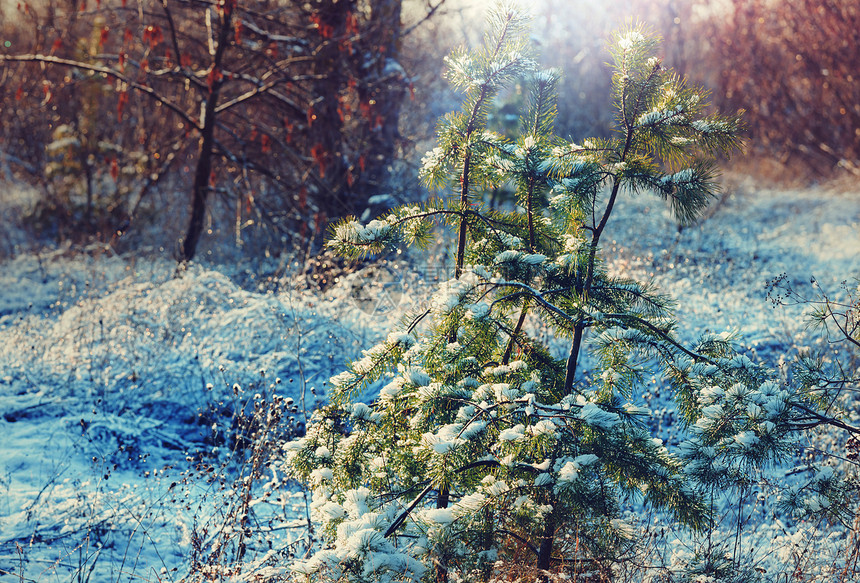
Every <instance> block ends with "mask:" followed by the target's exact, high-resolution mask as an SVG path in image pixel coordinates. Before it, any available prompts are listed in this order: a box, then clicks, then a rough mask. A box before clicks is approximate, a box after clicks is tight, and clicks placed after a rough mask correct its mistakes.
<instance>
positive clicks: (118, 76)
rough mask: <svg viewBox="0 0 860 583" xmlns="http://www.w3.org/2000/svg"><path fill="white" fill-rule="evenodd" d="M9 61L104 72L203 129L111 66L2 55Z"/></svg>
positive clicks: (150, 89) (46, 56)
mask: <svg viewBox="0 0 860 583" xmlns="http://www.w3.org/2000/svg"><path fill="white" fill-rule="evenodd" d="M7 61H10V62H11V61H14V62H24V63H49V64H52V65H63V66H66V67H72V68H75V69H81V70H84V71H91V72H93V73H102V74H103V75H107V76H108V77H113V78H114V79H116V80H118V81H121V82H123V83H125V84H126V85H128V86H129V87H131V88H133V89H136V90H137V91H140V92H141V93H144V94H145V95H147V96H149V97H150V98H151V99H154V100H155V101H157V102H158V103H160V104H162V105H164V106H165V107H167V108H168V109H170V110H171V111H173V112H174V113H175V114H177V115H178V116H179V117H181V118H182V120H183V121H184V122H185V123H187V124H188V125H190V126H192V127H194V129H196V130H201V129H202V127H201V126H200V124H199V122H198V121H197V120H195V119H194V118H193V117H191V116H190V115H188V113H186V112H185V111H184V110H183V109H182V108H181V107H179V106H178V105H176V104H175V103H173V102H171V101H169V100H168V99H167V98H165V97H162V96H161V95H159V94H158V93H156V91H155V90H154V89H153V88H152V87H149V86H148V85H144V84H142V83H138V82H137V81H132V80H131V79H129V78H128V77H126V76H125V75H123V74H122V73H120V72H119V71H116V70H115V69H111V68H109V67H102V66H100V65H91V64H88V63H82V62H81V61H75V60H72V59H64V58H62V57H54V56H50V55H33V54H29V55H0V63H2V62H7Z"/></svg>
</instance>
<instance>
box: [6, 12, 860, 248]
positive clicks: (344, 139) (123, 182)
mask: <svg viewBox="0 0 860 583" xmlns="http://www.w3.org/2000/svg"><path fill="white" fill-rule="evenodd" d="M481 4H482V3H479V2H471V3H470V2H467V1H465V0H462V1H460V2H454V1H453V0H313V1H311V2H306V1H304V0H303V1H294V0H281V1H274V0H138V1H136V2H128V1H127V0H41V1H39V2H36V1H27V0H20V1H17V2H12V3H8V4H5V5H0V117H2V120H3V123H2V124H0V179H2V180H5V181H6V182H7V183H19V184H26V185H28V186H29V187H32V188H33V189H35V192H36V195H35V197H34V198H33V200H32V201H30V202H29V203H28V204H27V205H25V207H23V210H22V211H21V216H20V217H19V218H20V220H21V224H23V225H24V228H25V230H26V232H27V233H28V236H29V237H31V239H32V241H35V242H39V243H48V242H55V241H67V240H72V241H74V242H79V243H85V242H91V241H97V242H104V243H109V244H111V245H113V246H115V247H116V248H118V249H119V250H127V249H131V248H139V247H141V246H144V245H155V246H158V245H161V246H162V247H163V248H165V249H166V250H167V251H170V252H173V253H174V254H175V255H176V257H177V258H178V259H180V260H190V259H192V258H194V257H195V255H197V254H198V253H199V250H198V242H199V244H200V249H201V250H202V249H205V250H206V252H207V253H209V254H211V253H212V252H213V249H215V250H218V249H219V248H223V245H220V244H221V243H223V242H225V241H230V242H233V243H235V247H240V248H244V250H245V251H250V252H252V253H267V254H268V253H272V254H278V253H281V252H282V251H284V250H288V249H289V250H294V249H296V248H310V247H313V246H314V245H316V244H318V243H319V241H320V240H321V238H322V236H323V235H324V232H325V229H326V226H327V224H328V223H329V221H330V220H332V219H334V218H336V217H341V216H345V215H348V214H356V215H359V216H360V215H362V214H368V215H369V214H376V212H378V211H379V210H381V209H382V208H384V207H387V206H390V205H391V204H393V203H396V202H405V201H407V200H411V199H415V198H420V197H421V196H422V193H421V189H420V187H419V185H418V184H417V183H416V182H415V181H414V179H413V178H412V177H414V176H415V171H414V168H415V165H416V164H417V161H418V160H419V159H420V156H421V155H422V154H423V152H424V150H426V148H427V144H428V143H429V142H428V140H429V139H431V138H432V135H433V128H434V124H435V119H436V118H438V117H439V116H440V115H442V114H443V113H444V112H445V111H447V110H448V109H449V105H450V96H449V94H448V93H447V89H446V84H445V81H444V79H443V78H442V76H441V71H442V70H443V68H444V64H443V56H444V55H445V54H446V53H447V51H448V50H449V49H450V48H451V47H453V46H456V45H459V44H463V43H466V44H475V43H477V41H478V39H479V35H480V31H478V30H476V29H475V28H474V27H475V23H476V22H480V21H481V14H480V13H481V12H482V7H481V6H480V5H481ZM631 21H641V22H644V23H646V24H647V25H648V26H649V27H650V28H651V30H653V31H654V32H656V33H658V34H660V35H661V36H662V37H663V39H664V43H663V47H664V50H665V57H664V64H665V65H666V66H667V67H673V68H675V69H676V70H677V72H678V73H679V74H680V75H684V76H686V77H687V78H688V79H690V80H691V81H692V82H695V83H697V84H701V85H703V86H705V87H706V88H707V89H709V90H710V91H711V99H712V101H713V104H714V106H716V107H718V108H719V109H720V110H722V111H724V112H733V111H737V110H739V109H744V110H746V114H745V117H744V120H745V125H746V130H745V131H746V134H747V136H746V139H747V149H748V153H749V154H750V155H749V156H748V157H747V159H748V160H750V159H751V160H754V161H759V162H761V164H762V167H764V166H765V165H772V164H774V163H776V164H779V165H780V166H781V167H786V168H791V169H792V173H793V174H794V175H796V176H801V177H803V178H804V179H806V180H818V179H822V178H827V177H832V176H834V175H835V174H840V173H843V174H844V173H853V174H858V173H860V170H858V163H860V95H858V93H860V85H858V83H857V77H858V76H860V71H857V68H858V63H860V0H781V1H779V2H773V1H771V0H723V1H722V2H712V1H707V0H633V1H632V2H595V1H593V0H592V1H588V0H543V1H542V2H540V3H539V4H538V3H536V5H535V7H534V32H533V35H534V39H535V41H536V45H537V46H538V47H539V50H540V55H539V58H540V61H541V63H542V65H544V66H548V67H549V66H551V67H558V68H560V69H561V70H562V71H563V75H564V79H563V81H562V85H561V86H560V92H559V93H560V100H559V118H558V122H557V128H558V130H559V133H560V134H562V135H569V136H571V137H572V138H574V139H576V138H577V137H578V136H586V135H598V136H599V135H601V134H604V135H605V134H606V132H608V131H609V130H608V128H609V125H610V121H611V120H612V118H613V116H614V115H615V112H614V111H613V110H612V108H611V104H610V103H609V102H608V101H607V100H606V99H605V96H606V95H607V94H608V93H609V91H608V88H609V83H610V73H609V70H608V68H607V66H606V61H607V60H608V55H607V53H606V51H605V46H606V42H607V39H609V38H610V37H611V34H612V33H613V31H615V30H617V29H619V27H621V26H623V25H624V24H625V23H628V22H631ZM522 98H523V96H522V95H520V94H519V93H518V91H517V90H514V91H511V92H509V93H507V94H505V95H503V96H502V98H501V99H500V100H499V101H498V102H497V103H496V104H494V106H493V111H492V112H491V118H492V120H493V123H494V127H495V129H497V130H498V131H501V132H508V131H513V128H514V127H515V126H516V118H515V117H514V116H512V115H509V114H508V112H512V111H517V110H518V109H519V108H518V105H519V102H520V101H521V100H522ZM756 164H757V163H755V162H754V163H753V164H751V165H749V167H750V168H755V167H756ZM747 170H749V168H747ZM6 196H7V195H6V194H3V193H0V204H2V205H4V206H6V205H8V204H10V201H8V200H4V198H5V197H6ZM174 241H175V242H176V243H173V242H174ZM16 245H18V242H16V241H12V240H7V241H6V242H0V246H2V247H3V248H0V255H10V254H14V253H15V246H16ZM219 245H220V247H219Z"/></svg>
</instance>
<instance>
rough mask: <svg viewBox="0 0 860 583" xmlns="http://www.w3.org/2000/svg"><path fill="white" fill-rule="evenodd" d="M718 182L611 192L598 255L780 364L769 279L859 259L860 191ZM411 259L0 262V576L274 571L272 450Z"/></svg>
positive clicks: (280, 550) (281, 525)
mask: <svg viewBox="0 0 860 583" xmlns="http://www.w3.org/2000/svg"><path fill="white" fill-rule="evenodd" d="M733 184H734V186H732V187H731V189H730V191H729V192H728V194H727V196H726V197H725V198H724V199H723V200H721V201H719V202H718V203H717V204H715V206H714V208H713V210H712V213H711V215H710V216H709V217H708V218H707V219H705V220H703V221H701V222H700V223H699V224H697V225H694V226H691V227H687V228H684V229H683V230H679V229H678V228H677V226H676V225H675V223H674V222H673V221H672V219H671V217H670V216H669V214H668V212H666V210H665V209H664V206H663V204H662V203H661V202H660V201H659V200H656V199H654V198H652V197H649V196H638V197H635V198H631V197H627V198H626V199H625V200H624V204H623V205H621V206H620V207H618V210H617V212H616V214H615V215H614V216H613V222H612V223H610V227H609V230H608V231H607V235H606V237H605V240H606V243H605V246H606V251H607V258H608V259H609V263H610V267H611V268H612V269H613V270H617V271H623V272H625V273H626V274H628V275H630V276H632V277H635V278H638V279H653V281H654V282H655V283H656V284H657V285H658V286H659V287H660V288H662V289H663V290H664V291H665V292H667V293H669V294H671V295H672V296H674V297H675V298H676V300H677V302H678V308H677V314H678V317H679V323H680V327H679V330H680V333H681V336H682V338H684V339H686V340H690V341H691V340H692V339H694V338H695V337H697V336H698V335H699V334H700V333H701V332H702V331H703V330H704V329H710V330H715V331H722V330H725V329H735V330H738V331H739V332H740V334H741V338H742V343H744V344H745V345H746V346H749V347H750V348H751V349H752V350H753V351H754V352H755V353H756V355H757V356H758V357H759V358H764V359H767V360H769V361H770V362H772V363H774V364H776V363H778V362H779V360H780V358H781V357H788V356H790V354H791V353H792V351H793V350H796V349H797V348H798V346H799V345H803V344H806V343H811V342H814V341H815V337H814V335H812V334H810V333H809V332H808V331H807V330H806V329H805V326H804V322H803V319H802V317H801V316H802V314H801V308H799V307H795V308H791V307H779V308H776V309H774V308H772V307H771V305H770V303H769V302H768V301H767V300H766V289H765V284H766V283H767V282H768V281H769V280H771V279H773V278H774V277H776V276H778V275H780V274H782V273H787V274H788V275H789V277H790V280H791V281H792V282H793V283H795V284H796V285H797V286H798V287H800V288H803V287H804V286H807V287H808V286H809V280H810V277H812V276H814V277H815V278H816V279H817V281H818V282H819V283H820V285H821V287H822V288H823V289H825V290H827V291H829V292H832V293H836V292H838V289H839V282H840V281H842V280H846V279H847V280H851V279H852V278H857V277H860V261H858V260H857V259H858V257H860V189H856V190H854V191H851V192H843V191H836V190H832V191H831V190H827V189H810V190H791V191H783V190H769V189H763V188H759V187H756V186H755V185H754V184H753V183H752V182H751V181H749V180H735V181H734V182H733ZM434 261H436V259H434ZM414 263H415V264H416V265H419V266H420V267H421V271H422V274H421V276H418V275H414V274H411V273H408V272H407V271H405V267H404V263H403V262H395V263H391V264H389V265H387V266H384V267H380V266H375V267H371V268H367V269H366V270H365V271H363V272H358V273H354V274H352V275H349V276H347V277H343V278H341V281H340V282H339V283H338V284H337V285H335V286H334V287H333V288H331V289H329V290H327V291H326V292H325V293H324V294H322V293H320V292H319V291H318V290H315V289H309V288H308V287H307V286H306V285H304V284H300V283H299V279H298V278H296V279H292V280H291V279H289V278H286V279H284V278H280V279H273V278H267V277H266V274H260V275H259V277H258V279H257V280H256V281H255V282H253V284H249V283H248V282H249V280H248V279H247V278H244V277H243V278H242V279H241V281H242V282H243V284H244V285H243V286H240V285H239V284H237V283H236V281H239V278H236V281H233V280H231V276H232V275H233V271H234V269H233V268H219V267H218V266H201V265H195V266H192V268H191V269H189V270H188V271H186V272H185V273H183V274H182V275H181V277H174V270H175V264H174V263H173V262H172V261H170V260H169V259H168V258H158V257H155V258H152V257H148V258H142V257H134V256H124V257H117V256H114V255H112V254H111V253H110V251H109V250H104V249H99V248H91V249H89V250H88V251H87V252H74V253H73V252H71V251H68V250H57V251H53V252H43V253H41V254H35V253H30V254H25V255H20V256H18V257H16V258H15V259H13V260H10V261H7V262H5V263H3V264H2V265H0V415H2V417H0V437H2V441H0V581H5V580H9V581H13V580H14V581H19V580H22V581H31V580H35V581H93V582H102V581H105V582H107V581H111V582H112V581H131V580H140V579H142V580H146V581H179V580H180V579H182V578H183V577H188V575H189V572H190V570H191V569H192V568H193V569H194V572H195V573H197V576H198V577H200V578H203V577H204V576H205V575H206V574H207V573H209V574H214V573H216V572H219V573H221V575H230V576H233V578H234V579H235V580H243V581H244V580H253V578H252V576H253V575H259V576H260V577H264V576H270V575H273V574H275V573H277V572H279V571H280V570H282V569H283V568H284V565H285V564H286V563H287V561H288V558H289V556H290V554H291V553H297V552H299V553H301V552H303V551H304V549H305V547H304V545H305V544H306V543H305V542H304V539H303V537H306V536H307V535H308V530H307V523H306V507H305V500H304V497H303V495H302V493H301V492H300V491H298V490H297V489H296V488H295V487H294V486H293V485H290V484H288V483H285V482H284V481H283V477H282V476H280V475H278V472H277V471H276V470H274V469H272V468H269V467H267V465H266V463H267V461H268V460H269V455H270V454H271V453H272V452H273V451H274V450H276V448H277V441H278V439H283V438H286V437H289V436H290V435H292V434H295V432H297V431H301V426H302V424H303V423H304V419H305V417H304V413H303V412H304V409H305V408H307V409H310V408H312V407H313V406H314V405H315V404H317V403H319V402H320V400H321V399H322V398H324V393H325V385H324V383H325V381H326V379H328V378H329V376H331V375H332V374H334V373H337V372H339V371H340V370H341V368H342V366H343V364H344V363H345V362H346V361H347V360H348V359H350V358H353V357H355V356H357V355H358V354H359V353H360V350H361V349H362V348H366V347H369V346H370V345H371V344H372V343H373V342H374V341H375V340H378V339H379V338H380V337H382V336H383V335H384V334H385V333H386V332H387V330H388V329H389V327H390V326H392V325H394V324H395V323H396V322H397V321H398V319H399V317H400V316H401V315H402V314H403V313H404V311H405V310H408V309H411V308H414V307H416V306H418V305H420V304H421V302H422V301H424V300H426V298H428V297H429V293H427V291H426V289H427V288H425V287H423V286H427V285H430V284H431V283H432V281H433V277H434V276H435V275H439V274H438V273H434V269H433V268H434V264H433V263H432V262H431V263H429V264H428V263H427V262H421V261H414ZM237 432H238V433H239V434H240V436H247V438H246V439H245V438H241V437H240V438H235V435H236V434H237ZM255 432H256V438H255V437H254V434H255ZM266 432H268V433H266ZM260 435H265V436H267V437H266V438H265V439H259V436H260ZM254 444H256V445H254ZM261 444H262V445H261ZM246 478H248V479H246ZM780 528H782V527H780ZM783 530H784V529H783ZM789 530H790V529H789ZM768 532H770V531H768ZM782 532H783V531H780V532H778V533H776V534H774V535H773V536H774V537H776V536H786V537H789V536H791V535H792V533H794V532H795V531H791V532H788V530H784V532H785V534H784V535H783V534H781V533H782ZM762 536H765V535H762ZM794 536H796V534H795V535H794ZM785 544H787V545H791V544H794V543H792V542H791V541H790V540H789V541H788V542H786V543H785ZM797 544H800V543H797ZM774 556H775V555H774ZM773 560H778V558H774V559H773ZM232 564H242V565H243V569H242V572H241V573H232V574H230V573H227V572H226V571H225V569H226V567H225V566H229V565H232ZM762 564H764V563H762ZM219 569H220V571H219Z"/></svg>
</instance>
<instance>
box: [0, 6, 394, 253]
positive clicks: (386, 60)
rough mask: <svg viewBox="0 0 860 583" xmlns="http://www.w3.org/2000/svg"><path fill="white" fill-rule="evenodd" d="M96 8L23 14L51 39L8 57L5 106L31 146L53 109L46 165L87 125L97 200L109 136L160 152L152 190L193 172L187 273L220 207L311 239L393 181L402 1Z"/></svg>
mask: <svg viewBox="0 0 860 583" xmlns="http://www.w3.org/2000/svg"><path fill="white" fill-rule="evenodd" d="M86 2H87V0H83V2H82V3H81V4H79V5H75V6H72V7H71V8H68V7H62V8H61V7H60V6H59V5H58V4H57V3H55V2H49V3H48V4H47V5H46V6H45V7H44V8H41V9H36V8H35V7H33V6H30V5H28V4H22V7H23V8H22V9H21V10H22V19H21V21H19V22H18V24H17V26H19V27H20V26H26V25H27V24H26V23H29V27H30V28H31V29H33V30H37V31H39V33H38V34H35V35H33V37H32V40H31V41H30V43H29V46H28V47H27V48H26V49H25V50H22V49H21V48H20V47H19V46H18V45H19V44H20V43H16V44H15V45H14V46H11V47H6V48H3V49H0V50H2V51H4V52H0V76H2V77H3V78H4V80H6V82H5V83H4V84H3V86H2V89H0V99H2V103H3V104H4V108H5V106H8V104H12V105H16V104H17V106H16V107H15V111H20V112H22V115H21V116H20V121H21V129H22V130H23V132H25V131H26V130H27V128H29V127H30V126H40V120H39V116H38V115H34V113H33V112H34V111H37V110H38V109H39V108H41V109H43V110H44V108H45V107H46V105H48V104H51V106H50V107H51V108H52V109H51V115H50V116H49V118H50V120H45V122H46V123H45V125H47V126H48V128H45V129H42V128H39V129H41V131H42V132H43V135H42V136H41V138H40V139H38V140H34V142H35V144H34V147H33V152H32V154H31V155H32V156H38V155H39V152H38V144H39V143H45V142H46V141H49V137H48V136H47V135H46V134H50V128H51V126H52V125H53V126H54V127H56V126H57V125H58V124H60V123H68V122H64V121H62V120H64V119H65V118H73V121H72V124H73V125H74V127H75V130H76V132H77V136H78V137H81V136H83V137H86V141H87V144H89V145H88V146H87V147H80V148H79V152H78V157H79V158H82V159H83V160H84V162H85V163H84V164H82V165H80V169H79V170H80V172H82V173H83V174H84V175H85V177H86V182H87V184H88V185H89V186H88V189H92V188H93V186H92V175H93V173H94V172H101V173H103V174H112V175H113V176H114V179H116V178H117V176H116V175H117V174H118V171H117V166H120V164H119V163H117V162H116V160H114V161H113V162H111V161H110V158H109V157H106V156H98V155H94V152H95V150H94V148H95V147H96V145H97V144H100V143H104V142H105V141H106V140H104V139H101V136H102V135H103V134H104V133H105V132H108V133H113V134H116V135H126V136H128V137H127V138H126V139H125V142H126V143H127V144H128V147H129V148H131V149H136V150H137V151H140V150H141V149H142V148H146V150H145V151H144V152H143V154H144V155H145V156H146V157H147V161H148V166H147V168H146V170H145V177H146V179H145V180H143V184H147V185H148V184H151V183H152V182H153V181H154V180H156V179H157V178H158V177H160V176H161V175H162V174H163V173H166V172H168V171H169V170H170V168H171V165H174V164H176V161H177V160H181V161H183V167H188V169H189V171H188V174H189V175H190V185H189V216H188V223H187V228H186V230H185V234H184V236H183V237H182V239H181V245H180V249H179V253H178V255H179V259H180V261H183V262H185V261H189V260H191V259H192V258H193V257H194V256H195V253H196V249H197V246H198V243H199V241H200V238H201V235H202V234H203V231H204V226H205V217H206V214H207V212H209V209H210V207H211V198H212V196H213V193H217V194H220V195H223V196H225V197H226V198H227V199H228V200H229V201H231V202H232V204H234V205H235V208H236V217H237V218H236V223H237V225H240V224H242V223H243V222H260V221H265V222H268V223H270V224H273V225H276V226H280V227H284V228H285V231H286V232H289V231H292V230H293V229H291V228H290V227H296V226H300V228H298V229H296V230H299V234H300V235H305V236H307V235H308V234H309V233H308V232H307V226H308V225H310V228H311V229H313V230H317V231H319V230H320V229H321V228H322V225H323V224H324V223H325V222H326V220H327V218H328V217H331V216H338V215H342V214H345V213H348V212H352V211H354V210H356V207H357V206H359V203H358V201H361V200H365V199H366V198H367V196H368V195H369V194H370V193H371V192H373V191H374V190H375V189H376V188H378V187H379V184H380V183H381V182H382V181H383V180H384V177H385V169H386V168H387V166H388V165H389V164H390V160H391V157H392V156H393V154H394V148H395V146H396V142H397V138H398V133H397V119H398V116H399V108H400V101H401V100H402V99H403V97H404V95H405V94H406V86H407V84H406V81H405V76H404V74H403V70H402V68H401V67H400V66H399V65H398V64H397V60H396V59H397V52H398V48H399V41H400V31H401V22H400V19H401V13H400V4H401V2H400V0H365V1H363V2H359V1H358V0H340V1H338V2H335V1H333V0H318V1H316V2H310V3H308V2H299V1H290V2H286V3H275V2H270V1H268V0H143V1H141V2H138V3H134V4H131V3H126V2H125V0H120V1H118V2H110V3H101V2H98V3H97V4H96V6H94V7H91V8H90V7H88V6H87V4H86ZM22 23H24V24H22ZM7 26H11V25H7ZM19 37H23V35H19ZM94 87H95V89H93V88H94ZM40 90H41V91H42V93H41V94H40ZM59 96H69V97H70V99H69V100H68V101H67V102H64V103H60V104H57V103H56V100H57V99H58V97H59ZM37 99H38V105H37ZM82 111H87V112H89V113H87V114H85V115H82V114H81V112H82ZM114 112H115V116H116V117H115V120H114V119H112V117H113V113H114ZM84 118H86V119H84ZM94 122H97V123H94ZM87 124H89V127H84V126H86V125H87ZM23 132H19V135H24V134H23ZM8 141H9V140H8V138H7V143H8ZM78 141H79V142H81V143H83V142H84V140H81V139H78ZM108 141H109V142H110V143H118V142H120V141H121V140H119V139H117V138H116V137H114V138H113V139H112V140H108ZM112 165H113V166H114V167H111V166H112ZM42 166H44V164H42ZM302 228H303V229H305V231H306V232H304V233H302V232H301V230H302Z"/></svg>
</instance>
